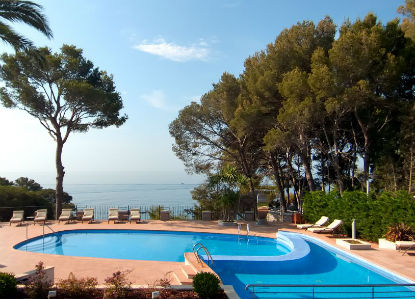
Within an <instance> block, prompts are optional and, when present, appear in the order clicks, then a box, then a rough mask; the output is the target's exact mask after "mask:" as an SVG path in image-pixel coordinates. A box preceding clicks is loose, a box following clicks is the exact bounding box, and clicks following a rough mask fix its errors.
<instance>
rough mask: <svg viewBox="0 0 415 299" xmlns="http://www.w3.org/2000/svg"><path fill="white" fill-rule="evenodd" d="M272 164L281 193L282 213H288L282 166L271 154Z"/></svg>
mask: <svg viewBox="0 0 415 299" xmlns="http://www.w3.org/2000/svg"><path fill="white" fill-rule="evenodd" d="M270 164H271V167H272V170H273V173H274V178H275V182H276V183H277V187H278V191H279V192H280V198H281V199H280V204H281V207H280V211H281V213H282V212H285V211H286V204H285V197H284V185H283V182H282V177H281V174H280V165H279V163H278V161H277V158H276V157H275V155H274V154H273V153H271V154H270Z"/></svg>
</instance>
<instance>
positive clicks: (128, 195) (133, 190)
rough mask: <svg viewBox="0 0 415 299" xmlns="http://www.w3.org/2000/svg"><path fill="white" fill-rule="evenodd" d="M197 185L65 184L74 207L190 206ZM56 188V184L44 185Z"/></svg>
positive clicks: (193, 202) (192, 203)
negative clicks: (192, 193)
mask: <svg viewBox="0 0 415 299" xmlns="http://www.w3.org/2000/svg"><path fill="white" fill-rule="evenodd" d="M196 186H197V185H196V184H65V185H64V191H65V192H67V193H69V195H71V196H72V198H73V199H72V202H73V203H74V204H75V205H80V206H84V205H114V206H117V205H118V206H157V205H162V206H192V205H194V204H195V203H196V202H195V201H194V200H192V195H191V193H190V192H191V191H192V190H193V189H194V188H195V187H196ZM43 187H44V188H52V189H54V188H55V185H49V184H48V185H43Z"/></svg>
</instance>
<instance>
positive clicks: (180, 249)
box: [14, 230, 290, 262]
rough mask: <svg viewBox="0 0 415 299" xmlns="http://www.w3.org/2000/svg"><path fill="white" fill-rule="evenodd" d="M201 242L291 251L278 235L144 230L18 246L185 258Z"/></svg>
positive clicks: (256, 252) (68, 234)
mask: <svg viewBox="0 0 415 299" xmlns="http://www.w3.org/2000/svg"><path fill="white" fill-rule="evenodd" d="M198 242H201V243H202V244H203V245H204V246H206V247H207V248H208V249H209V252H210V254H211V255H213V256H215V255H220V256H240V257H244V256H280V255H284V254H286V253H288V252H290V249H289V247H288V246H287V245H286V244H285V243H281V242H277V241H276V240H275V239H270V238H263V237H256V236H251V237H249V241H248V242H247V240H246V237H238V235H229V234H213V233H196V232H173V231H144V230H72V231H62V232H57V233H54V234H49V235H45V236H44V237H37V238H33V239H29V240H27V241H24V242H22V243H19V244H17V245H15V246H14V248H15V249H18V250H24V251H31V252H39V253H48V254H59V255H68V256H84V257H100V258H113V259H129V260H150V261H171V262H183V261H184V253H185V252H191V251H192V247H193V245H194V244H195V243H198ZM200 253H201V254H202V253H203V252H202V251H200Z"/></svg>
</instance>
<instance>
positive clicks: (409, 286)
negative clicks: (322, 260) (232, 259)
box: [245, 283, 415, 299]
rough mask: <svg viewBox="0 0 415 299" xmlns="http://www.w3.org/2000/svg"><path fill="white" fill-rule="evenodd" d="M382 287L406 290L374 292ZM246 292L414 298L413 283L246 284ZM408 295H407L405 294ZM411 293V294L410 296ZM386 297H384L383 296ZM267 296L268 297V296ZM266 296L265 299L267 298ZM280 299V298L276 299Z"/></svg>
mask: <svg viewBox="0 0 415 299" xmlns="http://www.w3.org/2000/svg"><path fill="white" fill-rule="evenodd" d="M289 287H292V288H311V290H307V291H306V290H301V289H300V290H295V291H288V290H287V291H278V292H277V291H258V289H257V290H256V291H255V288H289ZM382 287H407V290H387V291H386V290H383V291H381V290H378V291H377V292H376V289H375V288H382ZM316 288H317V289H318V288H323V289H324V288H351V290H350V291H349V292H348V291H346V290H343V291H339V290H336V291H323V290H319V291H318V292H317V291H316ZM356 288H369V290H366V291H365V290H360V291H359V290H356ZM245 290H246V291H251V292H252V294H253V297H255V294H302V296H304V294H310V295H311V294H312V297H310V298H314V299H317V298H320V297H317V294H328V293H330V294H345V295H349V296H344V297H341V296H340V297H332V296H330V298H331V299H345V298H348V299H351V298H359V299H363V298H370V299H374V298H415V284H414V283H403V284H247V285H246V286H245ZM407 293H409V294H407ZM411 293H412V294H411ZM352 294H366V295H367V296H363V297H362V295H356V296H358V297H350V295H352ZM376 294H380V295H383V296H378V297H377V296H376ZM390 294H399V296H398V297H396V295H395V296H394V297H391V295H390ZM385 295H386V296H385ZM268 296H269V295H268ZM268 296H267V298H268ZM278 298H280V297H278Z"/></svg>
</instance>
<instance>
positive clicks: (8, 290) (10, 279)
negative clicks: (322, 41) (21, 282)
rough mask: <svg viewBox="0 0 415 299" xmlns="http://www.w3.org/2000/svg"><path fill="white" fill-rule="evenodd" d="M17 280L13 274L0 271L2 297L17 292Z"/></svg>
mask: <svg viewBox="0 0 415 299" xmlns="http://www.w3.org/2000/svg"><path fill="white" fill-rule="evenodd" d="M16 285H17V281H16V278H15V277H14V275H13V274H9V273H3V272H0V298H7V297H9V296H12V295H14V294H15V293H16V292H17V288H16Z"/></svg>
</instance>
